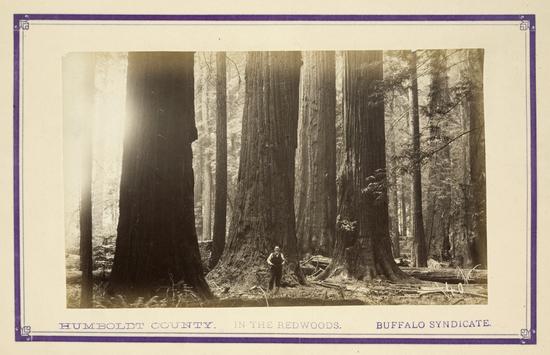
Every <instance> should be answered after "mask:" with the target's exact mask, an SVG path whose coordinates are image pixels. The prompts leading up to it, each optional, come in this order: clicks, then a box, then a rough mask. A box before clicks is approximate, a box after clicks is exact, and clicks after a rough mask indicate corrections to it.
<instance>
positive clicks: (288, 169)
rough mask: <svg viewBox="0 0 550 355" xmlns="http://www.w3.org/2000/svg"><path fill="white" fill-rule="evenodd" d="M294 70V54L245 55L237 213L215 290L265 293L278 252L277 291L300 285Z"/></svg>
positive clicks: (215, 273) (297, 68)
mask: <svg viewBox="0 0 550 355" xmlns="http://www.w3.org/2000/svg"><path fill="white" fill-rule="evenodd" d="M300 66H301V59H300V53H299V52H249V53H248V56H247V63H246V71H245V72H246V74H245V75H246V89H245V90H246V93H245V104H244V111H243V122H242V145H241V151H240V162H239V174H238V179H237V180H238V181H237V193H236V196H235V209H234V210H233V213H232V216H231V223H230V227H229V233H228V236H227V242H226V247H225V250H224V252H223V254H222V258H221V259H220V261H219V263H218V265H217V266H216V267H215V268H214V269H213V270H212V271H211V272H210V274H209V278H212V279H215V280H217V281H216V282H221V283H224V284H228V283H231V284H232V285H236V284H239V287H250V285H262V286H266V285H267V281H268V279H269V271H268V267H267V266H268V265H267V263H266V259H267V257H268V256H269V253H270V252H271V251H272V250H273V248H274V247H275V246H276V245H278V246H280V247H281V249H282V252H283V254H284V255H285V257H286V259H287V264H286V265H285V271H284V274H283V284H284V283H287V284H288V283H296V282H303V276H302V273H301V270H300V267H299V263H298V248H297V240H296V233H295V217H294V166H295V160H294V159H295V150H296V141H297V125H298V106H299V80H300ZM218 284H219V283H218Z"/></svg>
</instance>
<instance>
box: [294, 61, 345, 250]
mask: <svg viewBox="0 0 550 355" xmlns="http://www.w3.org/2000/svg"><path fill="white" fill-rule="evenodd" d="M295 208H296V235H297V237H298V244H299V248H300V254H301V255H306V254H323V255H330V253H331V252H332V247H333V244H334V232H335V225H336V83H335V68H334V52H319V51H317V52H304V67H303V69H302V93H301V106H300V121H299V127H298V150H297V155H296V195H295Z"/></svg>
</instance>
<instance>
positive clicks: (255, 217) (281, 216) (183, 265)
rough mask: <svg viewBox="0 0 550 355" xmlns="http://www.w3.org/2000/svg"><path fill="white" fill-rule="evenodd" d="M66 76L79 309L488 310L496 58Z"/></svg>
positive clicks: (310, 60) (130, 58)
mask: <svg viewBox="0 0 550 355" xmlns="http://www.w3.org/2000/svg"><path fill="white" fill-rule="evenodd" d="M60 65H61V67H62V70H61V74H62V104H63V189H64V216H65V221H64V223H65V253H64V255H65V260H64V263H65V269H66V307H67V308H156V307H158V308H179V307H277V306H345V305H367V306H369V305H450V306H457V305H477V304H482V305H486V304H488V299H489V292H488V270H489V265H488V257H487V254H488V253H489V252H490V251H489V250H488V248H487V207H486V156H485V113H484V85H483V83H484V66H486V65H490V63H485V61H484V49H482V48H448V49H429V48H427V49H418V48H412V49H403V50H348V51H343V50H335V51H253V52H252V51H250V52H245V51H240V52H237V51H236V52H200V51H198V52H181V51H174V52H167V51H148V52H72V53H67V54H66V55H65V56H64V57H63V58H62V60H61V63H60Z"/></svg>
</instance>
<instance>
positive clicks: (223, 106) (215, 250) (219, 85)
mask: <svg viewBox="0 0 550 355" xmlns="http://www.w3.org/2000/svg"><path fill="white" fill-rule="evenodd" d="M226 77H227V73H226V68H225V52H218V53H216V108H217V110H216V196H215V201H214V234H213V236H212V254H211V256H210V268H213V267H214V266H215V265H216V264H217V263H218V260H219V259H220V257H221V255H222V252H223V248H224V246H225V222H226V221H225V219H226V214H227V102H226V100H227V99H226V98H227V93H226V90H227V88H226V81H227V79H226Z"/></svg>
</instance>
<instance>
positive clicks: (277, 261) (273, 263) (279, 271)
mask: <svg viewBox="0 0 550 355" xmlns="http://www.w3.org/2000/svg"><path fill="white" fill-rule="evenodd" d="M285 262H286V260H285V257H284V255H283V253H281V248H279V247H278V246H276V247H275V249H274V250H273V253H271V254H269V257H268V258H267V263H268V264H269V266H270V267H271V278H270V279H269V290H270V291H271V290H272V289H273V283H275V286H276V287H277V289H276V290H275V293H277V292H279V287H280V286H281V277H282V276H283V265H284V263H285Z"/></svg>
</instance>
